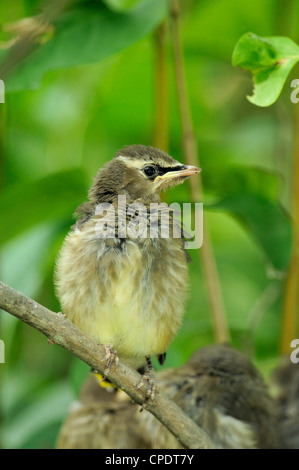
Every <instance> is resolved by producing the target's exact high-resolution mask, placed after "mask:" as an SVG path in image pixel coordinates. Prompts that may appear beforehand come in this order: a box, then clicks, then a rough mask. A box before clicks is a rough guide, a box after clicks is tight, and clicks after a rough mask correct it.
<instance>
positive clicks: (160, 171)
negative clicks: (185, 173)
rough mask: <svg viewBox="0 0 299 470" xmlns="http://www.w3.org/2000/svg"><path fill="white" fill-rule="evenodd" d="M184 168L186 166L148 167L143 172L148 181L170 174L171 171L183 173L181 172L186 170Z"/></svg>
mask: <svg viewBox="0 0 299 470" xmlns="http://www.w3.org/2000/svg"><path fill="white" fill-rule="evenodd" d="M184 168H185V167H184V165H177V166H168V167H162V166H154V165H147V166H146V167H145V168H143V172H144V173H145V175H146V176H147V177H148V179H151V180H153V179H155V178H156V177H157V176H158V175H159V176H162V175H165V173H168V172H170V171H181V170H184Z"/></svg>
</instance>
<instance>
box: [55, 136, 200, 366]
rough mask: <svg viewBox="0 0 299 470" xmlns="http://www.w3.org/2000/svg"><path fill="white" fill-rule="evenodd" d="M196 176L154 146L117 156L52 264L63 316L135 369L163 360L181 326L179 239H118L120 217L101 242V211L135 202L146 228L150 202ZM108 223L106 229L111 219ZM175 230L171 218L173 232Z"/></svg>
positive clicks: (183, 281) (183, 270)
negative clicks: (112, 232)
mask: <svg viewBox="0 0 299 470" xmlns="http://www.w3.org/2000/svg"><path fill="white" fill-rule="evenodd" d="M199 171H200V170H199V169H198V168H195V167H188V166H184V165H182V164H180V163H179V162H177V161H176V160H174V159H173V158H172V157H170V156H169V155H167V154H166V153H164V152H162V151H161V150H159V149H155V148H152V147H145V146H142V145H134V146H129V147H126V148H125V149H123V150H120V151H119V152H118V153H117V154H116V156H115V157H114V158H113V159H112V160H111V161H109V162H108V163H107V164H106V165H104V166H103V168H101V169H100V170H99V172H98V174H97V175H96V178H95V181H94V184H93V185H92V187H91V189H90V191H89V202H87V203H84V204H83V205H82V206H80V207H79V208H78V210H77V213H78V214H79V215H80V219H79V220H78V222H77V224H76V225H75V226H74V227H73V228H72V230H71V231H70V233H69V234H68V236H67V237H66V239H65V241H64V244H63V246H62V249H61V251H60V254H59V257H58V260H57V268H56V286H57V295H58V297H59V299H60V302H61V306H62V310H63V313H65V314H66V315H67V316H68V318H69V319H70V320H71V321H72V322H73V323H74V324H75V325H76V326H78V327H79V328H80V329H82V330H83V331H85V332H86V333H87V334H89V335H90V336H93V337H94V338H96V339H97V340H98V341H99V342H100V343H102V344H105V345H112V346H113V347H114V348H115V349H116V351H117V353H118V355H119V356H120V357H121V358H122V359H123V360H124V361H125V362H127V363H129V364H131V365H132V366H133V367H136V368H138V367H140V366H142V365H143V364H144V363H145V357H149V356H151V355H158V356H160V357H161V358H162V357H163V354H164V353H165V351H166V349H167V348H168V345H169V343H170V342H171V340H172V338H173V337H174V335H175V334H176V332H177V330H178V328H179V327H180V324H181V319H182V315H183V311H184V305H185V300H186V295H187V286H188V269H187V257H186V251H185V248H184V241H183V238H182V237H180V238H174V237H173V236H172V235H171V232H170V237H169V238H162V237H158V238H153V237H151V236H147V237H146V238H141V237H139V238H138V237H137V238H136V237H134V236H133V235H132V234H130V233H127V234H126V235H125V236H123V235H121V236H120V217H118V218H117V219H116V224H115V227H112V228H115V235H116V236H115V237H114V238H103V237H100V236H99V235H98V232H97V228H98V226H99V223H100V222H101V221H102V219H103V217H104V215H103V213H101V214H99V213H98V207H99V204H103V203H106V204H107V203H109V204H113V207H114V209H115V212H116V214H117V213H118V210H120V209H121V208H120V203H119V199H118V196H125V197H126V206H125V212H127V209H128V206H129V205H130V204H132V203H142V204H144V206H145V207H146V209H147V210H146V215H145V222H146V224H147V223H148V213H149V212H148V210H149V208H150V204H151V203H160V202H161V200H160V196H159V194H160V192H161V191H162V190H166V189H167V188H168V187H170V186H173V185H176V184H179V183H181V182H183V181H184V180H185V179H186V178H187V177H189V176H191V175H192V174H196V173H198V172H199ZM166 212H167V209H166ZM112 215H113V213H112ZM136 218H138V214H137V215H135V214H134V213H130V214H129V215H128V214H126V215H125V220H126V222H127V223H129V222H131V223H132V222H134V220H135V221H136ZM138 220H139V219H138ZM141 222H142V221H141ZM141 222H140V223H141ZM160 222H161V218H160V219H159V223H160ZM161 223H162V222H161ZM107 224H108V225H109V228H111V224H113V221H112V219H111V220H110V219H109V220H108V222H106V225H107ZM173 224H174V222H173V218H172V217H170V225H171V228H172V227H173Z"/></svg>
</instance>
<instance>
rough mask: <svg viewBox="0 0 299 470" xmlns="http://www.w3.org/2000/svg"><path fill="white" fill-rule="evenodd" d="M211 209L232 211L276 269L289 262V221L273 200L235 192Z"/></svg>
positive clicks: (280, 269)
mask: <svg viewBox="0 0 299 470" xmlns="http://www.w3.org/2000/svg"><path fill="white" fill-rule="evenodd" d="M209 208H210V209H216V210H224V211H227V212H230V213H231V214H233V215H234V216H235V217H236V218H237V219H238V220H239V221H241V223H242V224H243V225H244V226H245V227H246V228H247V230H249V232H250V233H251V234H252V235H253V237H254V238H255V240H256V241H257V242H258V244H259V245H260V247H261V248H262V250H263V252H264V254H265V256H266V259H267V260H268V261H269V262H270V264H271V265H272V267H273V268H274V269H275V270H278V271H283V270H285V269H286V268H287V266H288V264H289V259H290V254H291V244H292V229H291V221H290V218H289V217H288V215H287V214H286V213H285V212H284V210H283V209H282V208H281V207H280V206H279V205H278V204H274V203H273V202H271V201H269V200H267V199H265V198H263V197H261V196H259V195H252V194H234V195H232V196H228V197H227V198H224V199H223V200H221V201H219V202H218V203H216V204H213V205H212V206H209Z"/></svg>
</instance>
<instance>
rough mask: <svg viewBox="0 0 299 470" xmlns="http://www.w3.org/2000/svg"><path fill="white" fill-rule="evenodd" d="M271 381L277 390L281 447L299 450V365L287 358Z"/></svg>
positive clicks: (274, 373)
mask: <svg viewBox="0 0 299 470" xmlns="http://www.w3.org/2000/svg"><path fill="white" fill-rule="evenodd" d="M271 381H272V383H273V384H274V385H275V388H276V390H277V402H278V408H279V426H278V427H279V432H280V438H281V447H282V448H283V449H299V364H298V363H292V362H291V361H290V357H289V356H287V357H285V358H284V359H283V360H281V363H280V365H279V366H278V367H277V368H276V369H275V371H274V372H273V374H272V377H271Z"/></svg>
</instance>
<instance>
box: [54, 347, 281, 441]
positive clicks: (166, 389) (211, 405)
mask: <svg viewBox="0 0 299 470" xmlns="http://www.w3.org/2000/svg"><path fill="white" fill-rule="evenodd" d="M156 379H157V384H158V386H159V389H160V390H161V392H163V393H165V394H166V395H167V396H168V398H169V399H170V400H173V401H174V402H175V403H176V404H177V405H178V406H179V407H181V408H182V410H183V411H184V412H185V413H186V414H187V415H188V416H189V417H191V418H192V419H193V420H194V421H195V423H196V424H197V425H198V426H200V427H201V428H202V429H203V430H204V431H205V432H206V433H207V435H208V436H209V438H210V440H211V442H212V445H213V448H218V449H270V448H271V449H272V448H279V446H280V439H279V429H278V406H277V402H276V401H275V399H274V398H273V397H272V396H271V395H270V393H269V390H268V386H267V384H266V382H265V381H264V379H263V377H262V376H261V374H260V372H259V371H258V370H257V368H256V367H255V366H254V365H253V364H252V362H251V360H250V359H249V358H248V356H247V355H245V354H244V353H243V352H241V351H239V350H237V349H236V348H233V347H232V346H230V345H228V344H210V345H208V346H205V347H202V348H199V349H197V350H196V351H195V352H194V353H193V355H192V356H191V357H190V359H189V360H188V361H187V362H186V363H185V364H183V365H182V366H180V367H177V368H168V369H166V370H163V371H162V370H160V371H159V372H158V373H157V377H156ZM107 390H108V389H103V388H101V387H99V384H98V382H97V381H96V379H95V378H94V376H90V377H88V379H87V380H86V382H85V383H84V384H83V387H82V390H81V395H80V397H79V400H78V401H77V403H76V405H75V406H73V407H72V408H71V410H70V412H69V414H68V416H67V418H66V420H65V421H64V423H63V424H62V427H61V429H60V432H59V436H58V439H57V447H58V448H61V449H67V448H80V449H82V448H87V449H105V448H106V449H182V445H181V444H180V442H179V441H178V440H177V439H176V438H175V437H174V436H173V435H172V434H171V433H170V431H168V429H167V428H166V427H165V426H164V425H163V424H162V423H161V422H160V421H158V420H157V419H156V418H155V416H153V415H152V414H151V413H149V412H148V411H147V410H144V412H143V413H140V412H139V411H138V406H137V405H136V404H134V403H132V402H131V401H130V399H129V398H128V396H127V395H125V394H124V392H122V391H120V390H115V389H114V390H113V391H111V389H110V393H108V391H107Z"/></svg>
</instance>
